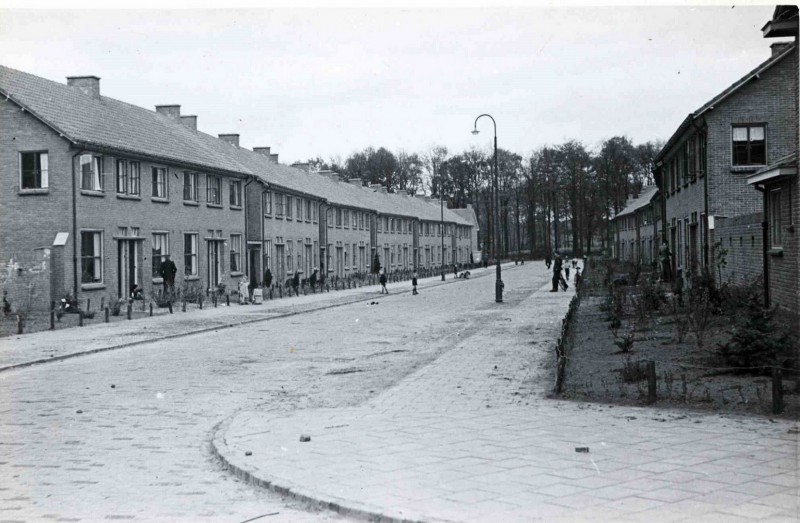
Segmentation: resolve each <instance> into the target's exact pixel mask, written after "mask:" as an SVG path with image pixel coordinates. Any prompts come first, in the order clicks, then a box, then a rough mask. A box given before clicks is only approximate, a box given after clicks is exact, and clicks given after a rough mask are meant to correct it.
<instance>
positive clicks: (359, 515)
mask: <svg viewBox="0 0 800 523" xmlns="http://www.w3.org/2000/svg"><path fill="white" fill-rule="evenodd" d="M237 415H238V413H236V414H233V415H231V416H230V417H229V418H228V419H226V420H224V421H221V422H220V423H218V424H217V425H215V426H214V428H213V429H212V437H211V441H210V446H211V454H212V455H213V457H214V458H215V459H217V460H218V461H219V463H220V464H221V465H222V467H223V468H224V469H225V470H227V471H228V472H231V473H232V474H233V475H234V476H236V477H237V478H239V479H241V480H242V481H244V482H245V483H247V484H248V485H252V486H254V487H257V488H263V489H265V490H268V491H270V492H274V493H275V494H278V495H280V496H285V497H287V498H290V499H293V500H295V501H299V502H302V503H305V504H308V505H311V506H312V507H315V508H319V509H323V510H329V511H332V512H335V513H337V514H339V515H342V516H345V517H350V518H354V519H359V520H363V521H370V522H373V523H427V522H426V521H425V520H422V519H408V518H400V517H395V516H390V515H386V514H382V513H380V512H377V511H374V510H370V509H369V508H357V507H350V506H346V505H344V504H343V503H345V501H344V500H339V499H337V498H334V499H320V498H316V497H314V496H312V495H311V494H310V493H305V492H303V491H302V487H298V486H297V485H293V484H292V483H291V482H287V484H288V485H287V486H283V485H278V484H276V483H274V482H273V481H270V480H266V479H263V478H259V477H257V476H255V475H254V474H253V473H251V472H249V471H247V470H245V469H243V468H242V467H240V466H238V465H235V464H233V463H232V462H230V461H229V460H228V459H226V458H225V456H224V455H223V454H222V452H220V450H219V448H220V447H223V446H225V436H224V435H225V433H226V432H227V431H228V428H229V426H230V424H231V422H232V421H233V419H234V418H235V417H236V416H237ZM438 521H443V520H438Z"/></svg>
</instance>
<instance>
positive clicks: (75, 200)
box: [72, 151, 83, 301]
mask: <svg viewBox="0 0 800 523" xmlns="http://www.w3.org/2000/svg"><path fill="white" fill-rule="evenodd" d="M81 154H83V151H78V152H77V153H75V154H73V155H72V295H73V297H74V298H75V301H77V300H78V238H77V236H78V208H77V206H78V196H77V190H78V188H77V181H76V179H75V177H76V174H75V158H76V157H78V156H79V155H81Z"/></svg>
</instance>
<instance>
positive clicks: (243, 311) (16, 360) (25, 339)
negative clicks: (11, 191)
mask: <svg viewBox="0 0 800 523" xmlns="http://www.w3.org/2000/svg"><path fill="white" fill-rule="evenodd" d="M513 266H514V265H513V264H511V263H509V264H506V265H504V266H503V267H504V269H509V268H511V267H513ZM471 273H472V277H482V276H483V277H487V276H490V275H492V274H494V267H489V268H488V269H482V268H479V269H474V270H472V271H471ZM440 278H441V276H434V277H430V278H425V279H420V280H419V288H420V289H424V288H429V287H434V286H438V285H446V284H450V283H453V282H454V278H453V276H452V274H448V275H447V280H446V281H445V282H442V281H441V279H440ZM387 288H388V289H389V290H390V291H391V292H393V293H396V292H411V283H410V282H409V281H403V282H396V283H389V284H387ZM379 289H380V286H379V285H371V286H366V287H359V288H357V289H347V290H339V291H331V292H320V293H314V294H308V295H305V296H293V297H287V298H282V299H273V300H267V301H265V302H264V303H263V304H261V305H246V306H241V305H238V304H234V303H232V304H231V306H230V307H228V306H226V305H224V304H220V305H219V306H218V307H216V308H215V307H214V306H213V305H212V304H211V303H210V302H207V303H206V304H205V306H206V308H204V309H203V310H199V309H195V310H190V311H188V312H185V313H184V312H180V307H179V306H176V307H175V313H174V314H163V313H162V314H159V315H154V316H153V317H146V318H139V319H135V320H132V321H116V322H111V323H92V324H88V325H86V326H85V327H73V328H68V329H57V330H55V331H42V332H35V333H30V334H24V335H21V336H9V337H5V338H0V372H2V371H6V370H10V369H14V368H19V367H25V366H29V365H36V364H41V363H48V362H53V361H58V360H63V359H67V358H71V357H75V356H80V355H86V354H92V353H97V352H102V351H106V350H114V349H120V348H124V347H130V346H132V345H139V344H143V343H149V342H152V341H157V340H162V339H169V338H174V337H180V336H188V335H191V334H197V333H202V332H208V331H213V330H219V329H225V328H230V327H235V326H237V325H243V324H247V323H252V322H257V321H263V320H267V319H271V318H279V317H285V316H288V315H292V314H300V313H303V312H309V311H313V310H319V309H325V308H329V307H337V306H341V305H347V304H349V303H355V302H358V301H362V300H369V299H371V298H374V297H375V296H376V295H378V294H379V293H378V291H379Z"/></svg>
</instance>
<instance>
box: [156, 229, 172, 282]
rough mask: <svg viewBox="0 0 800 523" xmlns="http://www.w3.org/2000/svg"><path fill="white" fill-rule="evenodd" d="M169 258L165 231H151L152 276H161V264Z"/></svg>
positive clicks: (167, 239)
mask: <svg viewBox="0 0 800 523" xmlns="http://www.w3.org/2000/svg"><path fill="white" fill-rule="evenodd" d="M168 259H169V238H168V236H167V233H165V232H154V233H153V278H160V277H161V264H162V263H164V262H165V261H167V260H168Z"/></svg>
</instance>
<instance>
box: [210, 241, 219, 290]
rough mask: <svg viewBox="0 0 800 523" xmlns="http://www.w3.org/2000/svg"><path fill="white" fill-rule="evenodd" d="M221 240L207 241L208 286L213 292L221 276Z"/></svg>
mask: <svg viewBox="0 0 800 523" xmlns="http://www.w3.org/2000/svg"><path fill="white" fill-rule="evenodd" d="M221 243H222V242H221V241H216V240H212V241H209V242H208V288H209V289H210V290H211V291H212V292H213V291H215V290H216V288H217V285H219V284H220V280H221V278H222V274H221V273H222V252H221V251H222V249H221V248H220V244H221Z"/></svg>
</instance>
